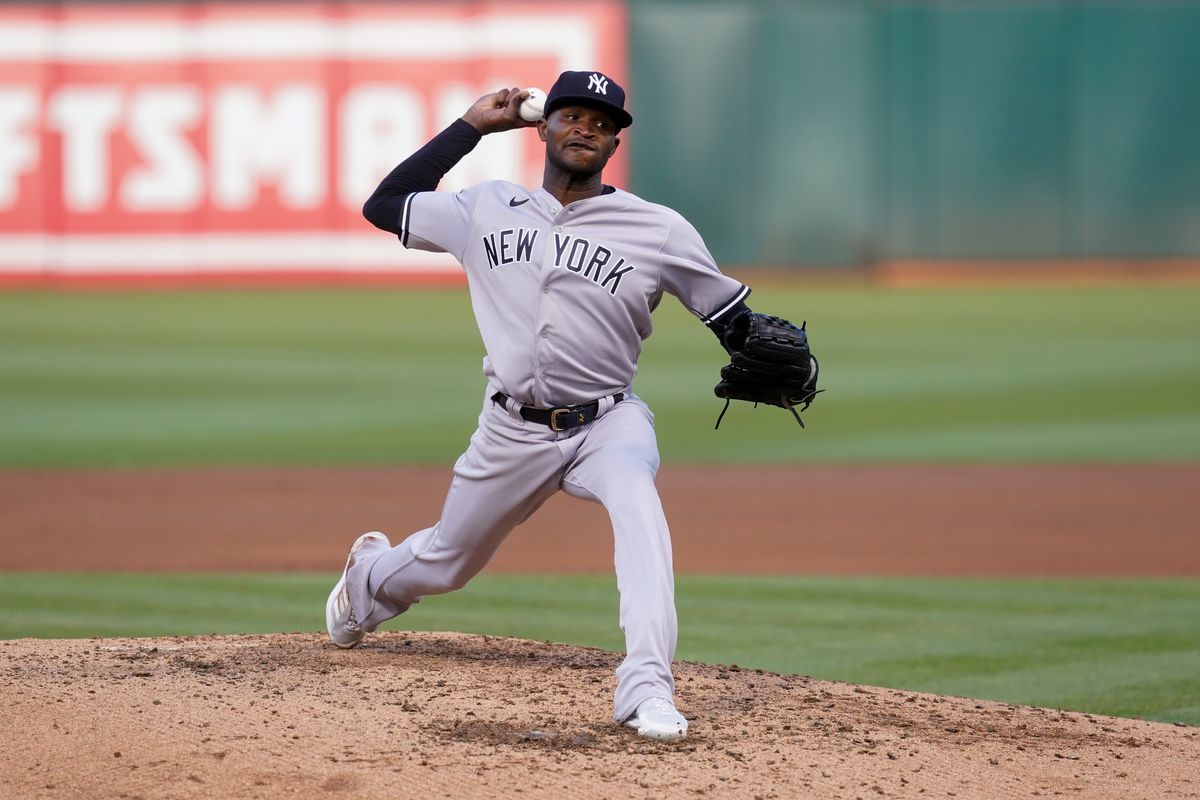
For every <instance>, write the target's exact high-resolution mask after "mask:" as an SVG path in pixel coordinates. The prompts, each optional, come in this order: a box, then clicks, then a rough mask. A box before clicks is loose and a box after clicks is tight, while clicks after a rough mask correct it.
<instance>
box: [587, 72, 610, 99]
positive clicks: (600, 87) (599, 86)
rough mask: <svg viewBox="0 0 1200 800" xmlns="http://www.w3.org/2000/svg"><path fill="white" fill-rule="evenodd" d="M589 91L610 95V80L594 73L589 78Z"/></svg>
mask: <svg viewBox="0 0 1200 800" xmlns="http://www.w3.org/2000/svg"><path fill="white" fill-rule="evenodd" d="M588 89H590V90H592V91H593V92H595V93H596V94H604V95H606V94H608V78H606V77H604V76H603V75H601V74H599V73H597V72H593V73H592V74H591V77H589V78H588Z"/></svg>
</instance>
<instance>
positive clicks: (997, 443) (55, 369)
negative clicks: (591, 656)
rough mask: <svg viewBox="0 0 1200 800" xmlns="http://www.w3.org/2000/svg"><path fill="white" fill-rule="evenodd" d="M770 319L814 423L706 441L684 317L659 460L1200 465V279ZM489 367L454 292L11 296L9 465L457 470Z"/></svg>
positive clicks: (663, 345)
mask: <svg viewBox="0 0 1200 800" xmlns="http://www.w3.org/2000/svg"><path fill="white" fill-rule="evenodd" d="M754 305H755V307H756V308H762V309H766V310H769V311H772V312H774V313H779V314H782V315H784V316H788V317H791V318H795V319H807V320H808V321H809V328H810V331H811V332H812V337H813V345H814V348H815V349H816V352H817V354H818V356H819V357H820V358H821V365H822V385H823V386H824V387H825V388H827V389H828V393H827V394H826V395H824V396H822V398H821V402H819V403H817V405H816V406H815V407H814V408H813V409H811V410H810V412H809V417H808V430H807V431H804V432H803V433H800V432H798V431H789V430H788V429H787V427H786V423H787V417H786V414H782V412H780V413H776V411H777V410H775V409H771V410H764V409H757V410H755V409H752V408H751V407H750V406H749V405H748V404H738V405H737V406H735V407H734V408H732V409H731V410H730V413H729V415H728V417H727V420H726V422H725V423H724V424H723V425H722V430H721V431H720V432H714V431H712V425H713V422H714V420H715V419H716V415H717V413H718V412H719V410H720V402H719V401H718V400H717V399H716V398H715V397H713V395H712V387H713V385H714V384H715V382H716V378H717V371H718V369H719V368H720V366H721V364H722V363H723V361H724V360H725V358H724V353H723V352H722V351H721V350H720V348H719V347H718V346H717V345H716V343H715V342H714V341H713V340H712V339H711V337H710V335H709V334H708V333H707V332H705V331H704V329H703V326H701V325H699V323H697V321H696V320H695V319H694V318H692V316H691V315H690V314H688V313H687V312H686V311H684V310H683V309H682V308H681V307H679V305H678V303H676V302H674V301H673V300H668V301H667V302H664V303H663V304H662V307H661V308H660V309H659V310H658V311H657V312H656V313H655V334H654V336H653V337H652V338H651V339H650V340H649V341H648V342H647V343H646V348H645V352H644V354H643V357H642V362H641V369H640V371H639V376H638V378H637V382H636V388H637V391H638V393H639V394H641V395H642V396H643V397H644V398H646V400H647V401H648V402H649V403H650V404H651V406H652V407H653V408H654V410H655V412H656V415H657V416H656V430H657V433H658V437H659V443H660V449H661V451H662V454H663V458H664V460H665V461H668V462H670V461H676V462H680V461H693V462H748V463H761V462H766V461H777V462H802V461H806V462H814V461H840V462H846V461H911V460H922V461H943V462H946V461H951V462H953V461H1000V460H1006V461H1038V460H1050V461H1063V460H1082V461H1168V460H1195V459H1200V436H1197V435H1189V434H1194V433H1195V432H1196V431H1197V430H1200V350H1197V348H1196V347H1195V343H1196V341H1200V315H1197V314H1196V313H1194V309H1195V308H1196V307H1197V306H1200V286H1149V285H1147V286H1121V287H1071V288H1069V289H1055V288H1046V287H1027V288H1012V289H995V288H961V289H941V290H937V289H912V290H889V289H883V288H877V287H853V288H837V287H829V286H824V287H805V286H804V285H803V283H798V284H797V285H796V286H795V287H790V288H785V287H780V286H762V287H758V288H757V289H756V291H755V294H754ZM1118 319H1119V320H1120V321H1121V326H1120V330H1119V332H1116V333H1114V328H1113V325H1114V322H1113V321H1114V320H1118ZM430 331H437V336H436V337H434V336H430V335H429V332H430ZM482 355H483V348H482V344H481V342H480V340H479V336H478V333H477V332H476V327H475V324H474V321H473V320H472V318H471V313H470V304H469V300H468V297H467V295H466V293H465V292H464V291H463V290H461V289H438V290H413V289H397V290H383V289H376V290H370V291H360V290H352V291H347V290H336V289H328V290H286V291H250V292H232V291H226V292H222V291H194V292H165V291H164V292H157V291H152V292H102V293H99V292H98V293H70V292H12V293H0V372H2V373H3V374H4V376H5V388H6V390H5V392H3V393H2V394H0V467H5V468H21V467H40V468H55V467H114V466H130V467H137V466H141V467H145V466H182V465H193V464H194V465H201V464H203V465H210V464H228V465H245V464H305V465H320V464H346V463H353V464H378V463H414V462H423V463H430V462H432V463H436V464H438V465H443V466H444V465H448V464H450V463H452V462H453V460H454V459H455V458H457V456H458V455H459V453H460V452H461V450H462V448H463V447H464V445H465V443H466V440H467V437H468V436H469V434H470V432H471V429H472V428H473V425H474V420H475V417H476V415H477V413H478V410H479V404H480V401H481V399H482V395H483V388H484V387H483V379H482V375H481V372H480V368H479V367H480V358H481V357H482ZM784 432H786V435H781V434H782V433H784Z"/></svg>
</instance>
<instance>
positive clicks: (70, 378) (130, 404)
mask: <svg viewBox="0 0 1200 800" xmlns="http://www.w3.org/2000/svg"><path fill="white" fill-rule="evenodd" d="M752 301H753V302H752V305H753V306H755V307H756V308H759V309H761V310H766V311H771V312H774V313H778V314H782V315H784V316H787V317H789V318H792V319H794V320H796V321H799V320H801V319H807V320H808V322H809V329H810V332H811V334H812V340H813V346H814V349H815V351H816V353H817V354H818V356H820V357H821V359H822V385H823V386H824V387H825V388H826V389H827V390H828V391H827V394H825V395H823V396H822V397H821V399H820V402H819V403H818V404H817V405H815V406H814V407H813V408H812V409H811V410H810V412H809V413H808V414H807V417H806V420H807V422H808V429H807V430H805V431H800V430H799V429H798V428H797V427H796V426H795V424H794V422H792V421H791V418H790V417H789V416H787V415H786V413H785V412H782V411H780V410H778V409H757V410H755V409H752V408H750V407H749V406H747V405H745V404H738V405H736V406H735V407H734V408H732V409H731V410H730V412H729V414H728V415H727V416H726V419H725V421H724V423H723V424H722V429H721V430H720V431H715V432H714V431H713V430H712V424H713V421H714V420H715V418H716V415H717V413H718V412H719V410H720V407H721V403H720V402H719V401H718V400H717V399H716V398H715V397H713V396H712V385H713V383H714V382H715V380H716V373H717V370H718V368H719V367H720V365H721V363H722V361H723V359H722V356H723V353H722V351H721V350H720V349H719V347H718V346H717V344H716V342H715V340H713V339H712V337H711V335H710V334H709V333H707V332H706V331H705V330H704V329H703V327H702V326H701V325H700V324H699V323H698V322H697V321H695V320H694V319H692V318H691V317H690V316H689V315H688V314H686V313H685V312H684V311H682V310H681V309H680V308H679V307H678V305H677V304H676V303H675V302H674V301H673V300H670V299H668V300H666V301H665V302H664V304H663V308H662V309H660V310H659V312H658V313H657V314H656V324H657V330H656V333H655V336H654V337H653V338H652V339H651V341H650V342H649V343H648V345H647V348H646V352H645V354H644V356H643V359H642V375H641V376H640V377H639V378H638V380H637V382H636V388H637V390H638V392H639V393H640V394H641V395H642V396H643V397H645V398H646V399H647V400H648V402H649V403H650V404H651V406H652V408H654V410H655V412H656V427H657V430H658V434H659V443H660V448H661V450H662V453H663V458H664V461H666V462H676V463H679V462H713V463H728V462H745V463H760V462H814V463H820V462H826V463H828V462H881V461H886V462H897V463H905V462H931V461H937V462H1142V463H1150V462H1194V461H1196V460H1197V459H1200V312H1197V311H1196V309H1198V308H1200V286H1116V287H1072V288H1053V289H1050V288H1009V289H983V288H979V289H937V290H935V289H928V290H888V289H881V288H870V287H849V286H841V287H830V286H823V287H816V288H799V287H797V288H794V289H784V288H779V287H767V288H762V289H760V290H759V291H757V292H756V294H755V295H754V297H753V298H752ZM481 357H482V347H481V345H480V343H479V340H478V334H477V333H476V331H475V328H474V324H473V322H472V320H471V317H470V309H469V304H468V302H467V298H466V295H465V293H464V292H463V291H462V290H458V289H443V290H421V291H417V290H407V291H405V290H374V291H363V290H343V291H338V290H324V291H317V290H311V291H309V290H305V291H301V290H295V291H238V292H221V291H202V292H157V291H146V292H96V293H66V292H64V293H54V292H10V293H0V376H2V377H0V386H2V387H3V388H2V390H0V480H3V475H4V472H3V470H5V469H25V468H39V469H65V468H111V467H175V466H195V465H246V464H261V465H293V464H304V465H321V464H388V463H432V464H439V465H448V464H449V463H451V462H452V460H453V459H454V458H455V457H456V456H457V455H458V453H459V452H460V451H461V449H462V448H463V446H464V445H465V443H466V439H467V437H468V435H469V434H470V432H471V430H472V428H473V427H474V420H475V415H476V413H477V411H478V408H479V404H480V401H481V399H482V393H483V381H482V377H481V373H480V368H479V360H480V358H481ZM64 501H69V498H64ZM0 519H2V517H0ZM1198 546H1200V545H1198ZM0 569H3V555H2V554H0ZM330 580H331V577H330V576H309V575H269V576H264V575H238V576H226V575H199V574H196V575H171V576H160V575H115V576H114V575H70V574H64V575H29V574H20V573H11V572H10V573H4V572H0V637H6V638H12V637H21V636H46V637H59V636H115V635H162V634H194V633H207V632H228V633H235V632H262V631H280V630H317V629H319V628H320V627H321V625H322V621H321V619H320V609H321V608H322V607H323V602H324V596H325V592H326V591H327V590H328V584H329V581H330ZM613 583H614V582H613V580H612V579H611V578H604V577H576V576H572V577H562V576H525V577H520V576H487V575H485V576H482V577H481V578H480V579H478V580H477V581H476V582H475V583H473V584H472V585H471V586H470V587H468V588H467V589H466V590H464V591H463V592H460V593H457V594H454V595H451V596H447V597H438V598H429V599H427V600H426V601H425V602H423V603H422V605H421V606H420V607H419V608H418V609H416V610H415V611H414V613H411V614H409V615H407V616H406V617H404V618H402V620H399V621H397V625H399V623H400V622H403V625H404V626H409V625H411V626H414V627H416V628H418V629H429V630H462V631H475V632H488V633H494V634H503V635H514V636H522V637H527V638H534V639H548V640H554V641H563V642H572V643H579V644H590V645H596V646H601V647H607V648H614V649H616V648H619V647H620V646H621V640H620V638H619V632H618V631H617V629H616V623H615V615H616V592H615V587H614V585H613ZM679 611H680V620H681V640H680V651H679V657H680V658H684V659H692V660H701V661H709V662H717V663H739V664H742V665H744V666H753V667H761V668H764V669H771V670H777V671H782V672H799V673H803V674H809V675H814V676H818V677H825V678H832V679H838V680H847V681H855V682H864V683H871V684H876V685H883V686H894V687H902V688H910V689H920V690H927V691H934V692H943V693H952V694H961V695H967V696H974V697H981V698H992V699H999V700H1006V701H1012V702H1022V703H1033V704H1039V705H1049V706H1058V707H1064V708H1071V709H1077V710H1085V711H1092V712H1097V713H1112V714H1122V715H1131V716H1144V717H1147V718H1150V719H1160V720H1168V721H1177V722H1187V723H1191V724H1200V673H1198V672H1197V670H1196V665H1197V664H1198V663H1200V625H1198V624H1197V623H1196V620H1197V619H1200V581H1197V580H1194V579H1193V580H1111V581H1049V580H1038V581H1032V580H1031V581H999V580H957V581H951V580H922V579H869V578H853V579H850V578H835V577H831V578H814V577H795V578H780V577H772V578H738V577H729V576H726V577H722V576H712V577H699V576H686V575H685V576H680V579H679Z"/></svg>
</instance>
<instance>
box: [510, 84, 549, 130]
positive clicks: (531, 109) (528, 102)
mask: <svg viewBox="0 0 1200 800" xmlns="http://www.w3.org/2000/svg"><path fill="white" fill-rule="evenodd" d="M525 91H527V92H529V97H526V98H525V100H523V101H522V102H521V108H520V109H518V111H517V113H518V114H520V115H521V119H523V120H525V121H526V122H537V121H538V120H539V119H541V118H542V111H543V110H544V108H545V106H546V93H545V92H543V91H542V90H541V89H534V88H532V87H531V88H529V89H526V90H525Z"/></svg>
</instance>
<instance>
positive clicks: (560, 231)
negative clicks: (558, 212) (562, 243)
mask: <svg viewBox="0 0 1200 800" xmlns="http://www.w3.org/2000/svg"><path fill="white" fill-rule="evenodd" d="M554 230H556V231H558V232H559V233H562V225H559V226H558V227H556V228H555V229H554Z"/></svg>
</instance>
